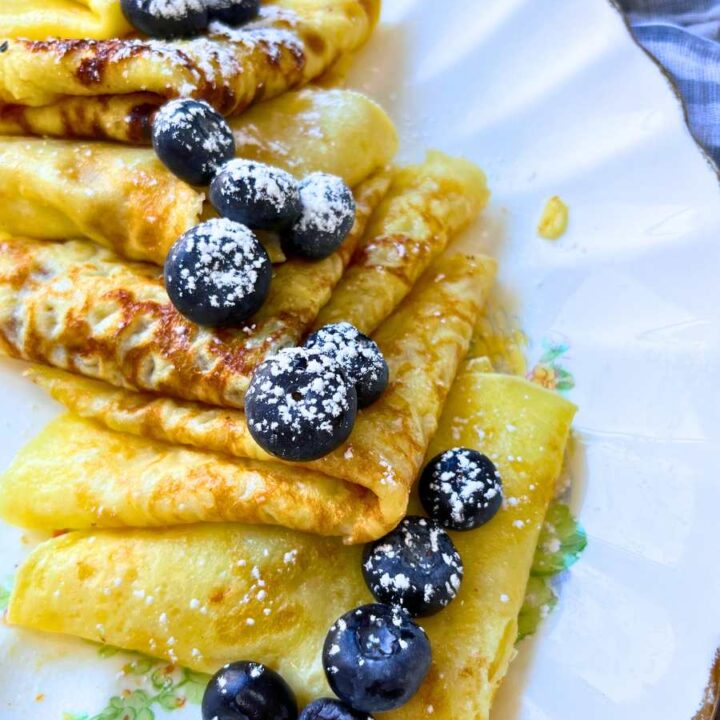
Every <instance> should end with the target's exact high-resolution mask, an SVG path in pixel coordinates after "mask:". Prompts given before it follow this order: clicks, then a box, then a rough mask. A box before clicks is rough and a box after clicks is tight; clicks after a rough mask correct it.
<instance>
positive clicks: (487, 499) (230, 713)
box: [203, 448, 502, 720]
mask: <svg viewBox="0 0 720 720" xmlns="http://www.w3.org/2000/svg"><path fill="white" fill-rule="evenodd" d="M419 492H420V499H421V502H422V504H423V507H424V508H425V510H426V511H427V512H428V514H429V515H430V517H429V518H422V517H407V518H405V520H404V521H403V522H402V523H401V524H400V525H399V526H398V527H397V528H396V529H395V530H393V531H392V532H390V533H389V534H388V535H386V536H385V537H383V538H381V539H380V540H377V541H376V542H374V543H370V544H369V545H368V546H367V547H366V549H365V553H364V558H363V575H364V577H365V581H366V582H367V584H368V587H369V588H370V591H371V593H372V594H373V596H374V597H375V599H376V600H377V601H378V602H376V603H372V604H369V605H363V606H362V607H359V608H356V609H354V610H351V611H350V612H348V613H346V614H345V615H343V616H342V617H340V618H338V620H337V621H336V622H335V624H334V625H333V626H332V627H331V628H330V631H329V632H328V635H327V637H326V639H325V644H324V646H323V657H322V660H323V668H324V670H325V674H326V676H327V679H328V683H329V684H330V687H331V688H332V690H333V692H334V693H335V694H336V695H337V696H338V698H340V700H336V699H329V698H322V699H320V700H316V701H314V702H312V703H310V705H308V706H307V707H306V708H305V709H304V710H303V711H302V713H300V716H299V720H372V717H371V716H370V715H368V713H372V712H386V711H389V710H394V709H396V708H398V707H400V706H402V705H404V704H405V703H406V702H408V700H410V698H412V696H413V695H414V694H415V693H416V692H417V690H418V689H419V687H420V685H421V684H422V682H423V680H424V679H425V676H426V675H427V673H428V670H429V669H430V664H431V659H432V655H431V648H430V643H429V641H428V638H427V635H426V634H425V631H424V630H423V629H422V628H421V627H420V626H419V625H417V624H416V623H415V622H414V621H413V618H415V617H422V616H429V615H434V614H435V613H437V612H439V611H440V610H441V609H442V608H444V607H446V606H447V605H448V604H449V603H450V602H451V601H452V600H453V599H454V598H455V596H456V595H457V592H458V590H459V588H460V583H461V581H462V576H463V566H462V561H461V559H460V555H459V554H458V552H457V550H456V549H455V545H454V544H453V542H452V539H451V538H450V536H449V535H448V533H447V532H446V530H445V529H446V528H447V529H451V530H472V529H474V528H477V527H480V526H481V525H484V524H485V523H486V522H488V521H489V520H491V519H492V518H493V517H494V515H495V514H496V513H497V511H498V510H499V508H500V506H501V504H502V482H501V479H500V476H499V474H498V472H497V469H496V468H495V465H494V464H493V463H492V461H491V460H490V459H489V458H488V457H486V456H485V455H483V454H482V453H479V452H477V451H476V450H471V449H468V448H454V449H452V450H448V451H446V452H444V453H441V454H440V455H438V456H436V457H435V458H433V459H432V460H431V461H430V462H429V463H428V464H427V466H426V467H425V469H424V470H423V473H422V476H421V478H420V484H419ZM203 718H204V720H214V718H220V719H221V720H246V719H249V720H271V719H276V718H281V719H282V720H296V719H297V718H298V708H297V703H296V700H295V696H294V695H293V692H292V690H291V689H290V687H289V686H288V685H287V683H286V682H285V681H284V680H283V678H282V677H280V676H279V675H278V674H277V673H275V672H274V671H272V670H270V669H269V668H266V667H265V666H263V665H260V664H257V663H251V662H238V663H233V664H231V665H226V666H225V667H224V668H222V669H221V670H220V671H219V672H218V673H217V674H216V675H215V676H214V677H213V678H212V680H211V681H210V684H209V685H208V687H207V690H206V692H205V697H204V699H203Z"/></svg>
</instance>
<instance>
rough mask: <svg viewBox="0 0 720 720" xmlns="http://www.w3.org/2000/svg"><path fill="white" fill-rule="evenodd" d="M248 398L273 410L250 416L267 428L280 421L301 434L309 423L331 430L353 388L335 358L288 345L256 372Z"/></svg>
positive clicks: (259, 426) (262, 428) (254, 423)
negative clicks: (263, 414) (262, 414)
mask: <svg viewBox="0 0 720 720" xmlns="http://www.w3.org/2000/svg"><path fill="white" fill-rule="evenodd" d="M256 377H257V378H259V382H256V378H253V383H252V384H251V386H250V389H249V390H248V394H247V400H248V401H250V400H253V401H256V402H257V401H261V402H262V403H263V404H264V405H265V406H266V407H267V408H268V409H270V410H271V413H270V414H268V415H266V416H264V417H262V418H257V419H251V418H248V422H249V423H250V424H251V425H252V426H254V427H255V428H256V429H258V430H260V431H263V432H266V431H272V430H277V429H278V428H279V427H280V425H282V426H283V428H284V429H285V430H289V431H291V433H297V434H300V433H302V432H304V431H305V430H306V429H307V428H308V427H313V428H315V429H316V430H317V431H319V432H321V433H328V434H332V433H333V432H334V431H335V425H336V423H335V420H337V419H338V418H341V417H342V416H344V415H345V413H347V411H348V409H349V408H350V388H349V387H348V385H347V382H345V381H344V378H343V376H342V372H341V370H340V368H339V366H338V365H337V363H336V362H335V361H334V360H332V358H330V357H328V356H327V355H324V354H322V353H317V352H315V353H313V352H310V351H308V350H306V349H304V348H288V349H285V350H281V351H280V352H279V353H278V354H277V355H275V356H273V357H272V358H270V359H269V360H267V361H266V362H265V363H263V365H262V366H261V367H260V368H259V369H258V371H257V372H256Z"/></svg>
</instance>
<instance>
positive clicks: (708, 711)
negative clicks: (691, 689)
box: [692, 650, 720, 720]
mask: <svg viewBox="0 0 720 720" xmlns="http://www.w3.org/2000/svg"><path fill="white" fill-rule="evenodd" d="M719 717H720V650H718V651H717V652H716V653H715V659H714V660H713V664H712V667H711V668H710V677H709V679H708V684H707V687H706V688H705V695H704V697H703V700H702V705H701V706H700V708H699V709H698V711H697V713H695V715H693V718H692V720H718V718H719Z"/></svg>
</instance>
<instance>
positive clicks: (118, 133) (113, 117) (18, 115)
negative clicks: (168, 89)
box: [0, 93, 166, 145]
mask: <svg viewBox="0 0 720 720" xmlns="http://www.w3.org/2000/svg"><path fill="white" fill-rule="evenodd" d="M165 101H166V99H165V98H163V97H161V96H160V95H153V94H151V93H130V94H128V95H97V96H93V97H67V98H63V99H61V100H58V101H56V102H52V103H48V104H47V105H40V106H39V107H32V106H29V105H21V104H19V103H2V102H0V134H1V135H41V136H43V137H55V138H69V139H83V138H84V139H96V140H113V141H117V142H124V143H132V144H136V145H148V144H150V134H151V130H152V121H153V118H154V117H155V113H156V112H157V110H158V108H159V107H160V106H161V105H162V104H163V103H164V102H165Z"/></svg>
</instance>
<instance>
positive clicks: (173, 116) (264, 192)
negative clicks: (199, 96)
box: [152, 99, 355, 327]
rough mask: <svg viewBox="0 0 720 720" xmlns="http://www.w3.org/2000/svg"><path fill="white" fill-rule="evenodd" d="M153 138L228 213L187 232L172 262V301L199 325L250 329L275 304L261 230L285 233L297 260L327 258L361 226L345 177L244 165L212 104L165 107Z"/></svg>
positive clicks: (170, 162)
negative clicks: (251, 321) (247, 324)
mask: <svg viewBox="0 0 720 720" xmlns="http://www.w3.org/2000/svg"><path fill="white" fill-rule="evenodd" d="M152 140H153V147H154V148H155V152H156V154H157V156H158V157H159V158H160V160H161V161H162V162H163V163H164V164H165V165H166V166H167V167H168V168H169V169H170V170H171V172H173V173H174V174H175V175H177V176H178V177H179V178H181V179H182V180H184V181H185V182H188V183H190V184H191V185H208V184H209V185H210V202H211V203H212V205H213V206H214V207H215V209H216V210H217V211H218V213H219V215H220V216H221V218H220V219H214V220H209V221H207V222H204V223H201V224H199V225H197V226H196V227H194V228H192V229H190V230H189V231H188V232H186V233H185V234H184V235H183V236H182V237H181V238H180V239H179V240H178V241H177V242H176V243H175V245H174V246H173V248H172V249H171V251H170V253H169V254H168V257H167V260H166V262H165V286H166V289H167V292H168V296H169V297H170V300H171V301H172V303H173V304H174V305H175V307H176V308H177V309H178V311H179V312H180V313H182V314H183V315H184V316H185V317H187V318H188V319H189V320H191V321H193V322H195V323H197V324H198V325H205V326H209V327H223V326H239V325H242V324H243V323H244V322H245V321H246V320H248V319H249V318H250V317H251V316H252V315H253V314H255V313H256V312H257V311H258V310H259V309H260V307H262V305H263V303H264V302H265V300H266V298H267V295H268V292H269V291H270V281H271V278H272V265H271V263H270V259H269V257H268V255H267V252H266V250H265V248H264V247H263V246H262V244H261V243H260V241H259V239H258V237H257V235H256V234H255V232H254V231H259V230H268V231H274V232H277V233H279V235H280V239H281V242H282V246H283V249H284V250H285V252H286V253H287V254H288V255H299V256H301V257H305V258H308V259H311V260H321V259H323V258H325V257H327V256H328V255H330V254H332V253H333V252H334V251H335V250H337V248H338V247H340V245H341V244H342V242H343V241H344V240H345V238H346V237H347V235H348V233H349V232H350V230H351V229H352V226H353V223H354V222H355V200H354V198H353V194H352V191H351V190H350V188H348V186H347V185H346V184H345V183H344V182H343V180H342V179H341V178H339V177H336V176H334V175H329V174H327V173H320V172H316V173H312V174H310V175H308V176H307V177H306V178H304V179H303V180H302V181H301V182H298V181H297V180H296V179H295V178H294V177H293V176H292V175H291V174H290V173H287V172H285V171H284V170H282V169H280V168H277V167H272V166H270V165H266V164H265V163H261V162H254V161H252V160H242V159H235V141H234V138H233V134H232V130H231V129H230V127H229V125H228V124H227V122H226V121H225V119H224V118H223V117H222V115H220V114H219V113H218V112H216V111H215V110H214V109H213V108H212V107H210V106H209V105H208V104H207V103H205V102H200V101H197V100H190V99H179V100H173V101H171V102H169V103H167V104H166V105H164V106H163V107H162V108H160V110H159V111H158V113H157V115H156V117H155V120H154V122H153V130H152Z"/></svg>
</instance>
